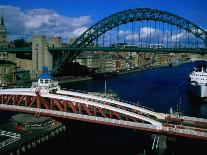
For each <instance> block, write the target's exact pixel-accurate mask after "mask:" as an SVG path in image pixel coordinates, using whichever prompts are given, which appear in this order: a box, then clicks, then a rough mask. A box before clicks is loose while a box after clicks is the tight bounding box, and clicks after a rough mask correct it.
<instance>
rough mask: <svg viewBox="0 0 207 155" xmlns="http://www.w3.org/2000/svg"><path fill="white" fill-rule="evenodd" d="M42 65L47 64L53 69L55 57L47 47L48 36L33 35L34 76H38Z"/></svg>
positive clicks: (49, 68) (50, 69)
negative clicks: (53, 57)
mask: <svg viewBox="0 0 207 155" xmlns="http://www.w3.org/2000/svg"><path fill="white" fill-rule="evenodd" d="M42 66H47V67H48V70H49V71H52V69H53V59H52V54H51V53H50V52H49V50H48V47H47V42H46V36H45V35H37V36H33V37H32V73H31V75H32V78H37V76H38V75H39V73H40V72H41V71H42Z"/></svg>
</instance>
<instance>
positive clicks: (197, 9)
mask: <svg viewBox="0 0 207 155" xmlns="http://www.w3.org/2000/svg"><path fill="white" fill-rule="evenodd" d="M206 6H207V1H206V0H1V1H0V11H3V13H4V16H5V24H6V30H7V32H8V38H9V39H14V38H18V37H25V38H29V37H30V36H31V35H32V34H45V35H47V36H50V35H59V36H62V37H63V38H64V39H66V40H67V39H69V38H71V37H77V36H79V35H80V34H82V33H83V32H84V31H85V30H87V29H88V28H89V27H90V26H92V25H93V24H95V23H96V22H98V21H99V20H101V19H102V18H105V17H107V16H109V15H111V14H114V13H116V12H119V11H123V10H126V9H133V8H153V9H160V10H165V11H167V12H170V13H174V14H177V15H179V16H181V17H184V18H186V19H188V20H190V21H192V22H193V23H195V24H197V25H198V26H200V27H202V28H203V29H207V9H206Z"/></svg>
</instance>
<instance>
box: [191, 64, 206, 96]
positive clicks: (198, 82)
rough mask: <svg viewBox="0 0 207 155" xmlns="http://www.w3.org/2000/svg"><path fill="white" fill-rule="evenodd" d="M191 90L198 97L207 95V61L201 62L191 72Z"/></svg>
mask: <svg viewBox="0 0 207 155" xmlns="http://www.w3.org/2000/svg"><path fill="white" fill-rule="evenodd" d="M189 78H190V86H189V89H190V92H191V93H192V94H193V95H195V96H197V97H201V98H203V97H207V67H206V64H205V63H199V64H198V66H197V67H196V68H193V70H192V71H191V73H190V74H189Z"/></svg>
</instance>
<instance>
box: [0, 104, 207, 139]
mask: <svg viewBox="0 0 207 155" xmlns="http://www.w3.org/2000/svg"><path fill="white" fill-rule="evenodd" d="M0 108H10V109H17V110H26V111H30V112H36V113H46V114H53V115H57V116H65V117H70V118H79V119H85V120H93V121H99V122H105V123H112V124H117V125H125V126H130V127H138V128H143V129H151V130H154V131H155V130H156V131H157V132H161V131H165V132H171V133H180V134H186V135H193V136H197V137H206V138H207V133H205V132H200V131H195V130H193V129H180V128H171V127H164V126H156V125H151V124H144V123H138V122H131V121H124V120H117V119H110V118H102V117H96V116H88V115H82V114H74V113H69V112H61V111H54V110H47V109H38V108H30V107H23V106H15V105H5V104H0Z"/></svg>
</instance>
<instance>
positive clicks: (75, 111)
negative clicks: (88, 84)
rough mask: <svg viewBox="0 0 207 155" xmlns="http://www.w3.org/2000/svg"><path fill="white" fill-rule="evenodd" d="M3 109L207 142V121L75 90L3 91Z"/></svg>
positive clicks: (27, 89)
mask: <svg viewBox="0 0 207 155" xmlns="http://www.w3.org/2000/svg"><path fill="white" fill-rule="evenodd" d="M0 109H2V110H11V111H20V112H27V113H39V114H42V115H49V116H55V117H62V118H67V119H75V120H80V121H88V122H93V123H100V124H106V125H113V126H120V127H125V128H132V129H138V130H144V131H148V132H154V133H159V134H166V135H174V136H182V137H191V138H195V139H203V140H207V119H203V118H194V117H188V116H177V115H169V114H164V113H158V112H154V111H151V110H149V109H146V108H144V107H141V106H138V105H132V104H129V103H126V102H124V101H119V100H114V99H109V98H105V97H100V96H95V95H91V94H88V93H84V92H77V91H71V90H58V91H57V92H56V93H40V92H37V91H36V92H34V91H32V89H31V88H12V89H1V90H0Z"/></svg>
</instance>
